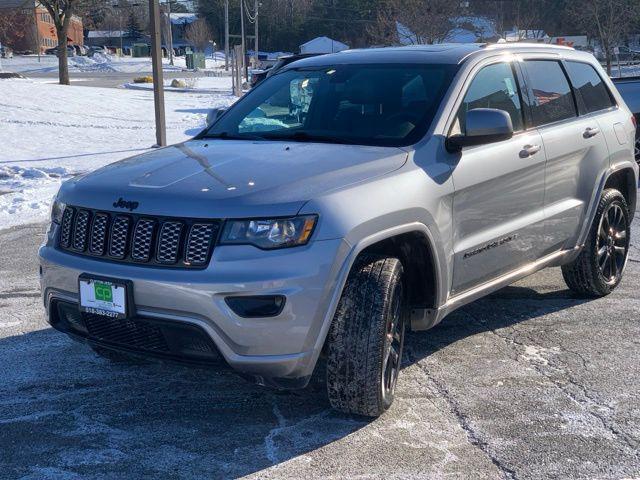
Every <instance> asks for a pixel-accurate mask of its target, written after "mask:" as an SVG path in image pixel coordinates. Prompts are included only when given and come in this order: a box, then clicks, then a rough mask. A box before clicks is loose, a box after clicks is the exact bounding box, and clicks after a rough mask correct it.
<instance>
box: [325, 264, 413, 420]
mask: <svg viewBox="0 0 640 480" xmlns="http://www.w3.org/2000/svg"><path fill="white" fill-rule="evenodd" d="M405 320H406V302H405V290H404V284H403V270H402V264H401V263H400V261H399V260H398V259H397V258H393V257H384V256H378V255H362V256H361V257H360V258H358V260H357V262H356V264H355V265H354V267H353V269H352V271H351V273H350V274H349V278H348V279H347V283H346V285H345V288H344V291H343V293H342V297H341V299H340V302H339V304H338V309H337V311H336V314H335V317H334V319H333V323H332V325H331V329H330V331H329V336H328V339H327V342H328V349H327V366H326V368H327V392H328V395H329V401H330V402H331V406H332V407H333V408H335V409H337V410H341V411H343V412H347V413H355V414H358V415H366V416H370V417H376V416H378V415H381V414H382V413H383V412H384V411H385V410H387V409H388V408H389V407H390V406H391V403H392V402H393V398H394V395H395V388H396V383H397V380H398V375H399V373H400V364H401V361H402V348H403V345H404V331H405Z"/></svg>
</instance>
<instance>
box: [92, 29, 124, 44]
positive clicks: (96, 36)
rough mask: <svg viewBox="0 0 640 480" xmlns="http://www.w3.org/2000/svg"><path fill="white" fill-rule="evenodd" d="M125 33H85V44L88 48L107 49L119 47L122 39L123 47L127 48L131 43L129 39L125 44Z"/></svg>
mask: <svg viewBox="0 0 640 480" xmlns="http://www.w3.org/2000/svg"><path fill="white" fill-rule="evenodd" d="M126 36H127V32H126V31H124V30H91V31H89V32H87V39H86V40H85V43H86V44H87V45H88V46H95V47H109V46H118V47H119V46H120V39H121V38H122V43H123V46H129V44H130V43H131V42H130V41H129V39H127V41H126V42H125V38H126Z"/></svg>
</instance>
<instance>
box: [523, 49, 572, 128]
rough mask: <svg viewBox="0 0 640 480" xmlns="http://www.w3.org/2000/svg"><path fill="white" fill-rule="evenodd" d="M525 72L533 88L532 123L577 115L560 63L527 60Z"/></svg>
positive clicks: (542, 122) (548, 121) (549, 121)
mask: <svg viewBox="0 0 640 480" xmlns="http://www.w3.org/2000/svg"><path fill="white" fill-rule="evenodd" d="M525 64H526V65H527V72H528V73H529V81H530V83H531V88H532V90H533V96H534V99H533V101H534V104H533V105H532V113H533V123H534V124H535V125H536V126H538V125H544V124H546V123H552V122H557V121H559V120H564V119H566V118H571V117H575V116H576V115H577V112H576V107H575V104H574V103H573V94H572V93H571V87H570V86H569V82H568V80H567V77H566V76H565V74H564V71H563V70H562V67H561V66H560V63H558V62H555V61H551V60H528V61H526V62H525Z"/></svg>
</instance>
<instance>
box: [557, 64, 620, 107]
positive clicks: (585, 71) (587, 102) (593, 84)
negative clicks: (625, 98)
mask: <svg viewBox="0 0 640 480" xmlns="http://www.w3.org/2000/svg"><path fill="white" fill-rule="evenodd" d="M567 72H568V73H569V78H570V79H571V83H572V84H573V88H574V89H575V90H576V91H577V93H578V95H577V97H578V98H577V100H578V107H579V108H580V113H582V114H585V113H591V112H597V111H598V110H605V109H607V108H610V107H613V106H614V103H613V101H612V99H611V94H610V93H609V89H608V88H607V86H606V85H605V84H604V82H603V81H602V78H600V75H598V72H596V69H595V68H593V67H592V66H591V65H589V64H588V63H580V62H567Z"/></svg>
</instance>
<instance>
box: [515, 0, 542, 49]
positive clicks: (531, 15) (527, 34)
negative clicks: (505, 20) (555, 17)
mask: <svg viewBox="0 0 640 480" xmlns="http://www.w3.org/2000/svg"><path fill="white" fill-rule="evenodd" d="M542 8H543V4H542V2H540V0H520V1H519V2H517V3H516V12H515V14H516V18H515V21H516V25H515V26H516V32H515V33H516V35H518V40H519V41H520V40H532V39H533V40H538V39H540V38H542V36H543V35H544V31H543V30H542V28H541V24H542V11H541V10H542Z"/></svg>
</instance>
